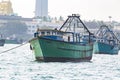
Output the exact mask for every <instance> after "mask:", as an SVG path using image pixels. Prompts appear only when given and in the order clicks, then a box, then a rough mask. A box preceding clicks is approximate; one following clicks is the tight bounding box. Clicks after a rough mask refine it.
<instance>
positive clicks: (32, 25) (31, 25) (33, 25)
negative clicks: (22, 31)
mask: <svg viewBox="0 0 120 80" xmlns="http://www.w3.org/2000/svg"><path fill="white" fill-rule="evenodd" d="M62 24H63V22H57V23H56V22H54V21H52V22H46V21H43V22H42V21H40V20H39V19H33V21H29V22H26V25H27V26H28V27H27V28H28V30H27V34H30V35H33V34H34V33H35V32H36V30H37V29H38V28H40V29H41V28H42V29H43V28H44V29H46V28H47V29H48V28H49V29H55V28H58V29H59V27H60V26H61V25H62Z"/></svg>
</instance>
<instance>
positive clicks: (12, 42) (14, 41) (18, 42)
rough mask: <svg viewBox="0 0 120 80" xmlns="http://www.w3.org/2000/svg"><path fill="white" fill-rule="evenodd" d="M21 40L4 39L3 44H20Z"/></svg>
mask: <svg viewBox="0 0 120 80" xmlns="http://www.w3.org/2000/svg"><path fill="white" fill-rule="evenodd" d="M22 43H23V41H22V40H18V39H5V44H22Z"/></svg>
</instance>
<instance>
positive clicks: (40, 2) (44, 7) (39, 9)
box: [35, 0, 48, 17]
mask: <svg viewBox="0 0 120 80" xmlns="http://www.w3.org/2000/svg"><path fill="white" fill-rule="evenodd" d="M44 16H45V17H47V16H48V0H36V7H35V17H44Z"/></svg>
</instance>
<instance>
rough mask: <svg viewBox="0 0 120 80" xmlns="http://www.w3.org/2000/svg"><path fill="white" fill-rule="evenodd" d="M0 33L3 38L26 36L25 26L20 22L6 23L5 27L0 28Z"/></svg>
mask: <svg viewBox="0 0 120 80" xmlns="http://www.w3.org/2000/svg"><path fill="white" fill-rule="evenodd" d="M0 31H1V33H3V34H4V36H11V35H13V34H15V35H24V34H26V31H27V26H26V24H25V23H22V22H20V21H8V22H7V23H6V24H5V26H3V27H1V28H0Z"/></svg>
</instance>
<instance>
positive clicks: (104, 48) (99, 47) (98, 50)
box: [93, 42, 119, 54]
mask: <svg viewBox="0 0 120 80" xmlns="http://www.w3.org/2000/svg"><path fill="white" fill-rule="evenodd" d="M118 51H119V49H118V48H114V46H112V45H109V44H105V43H101V42H95V43H94V47H93V53H95V54H118Z"/></svg>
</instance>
